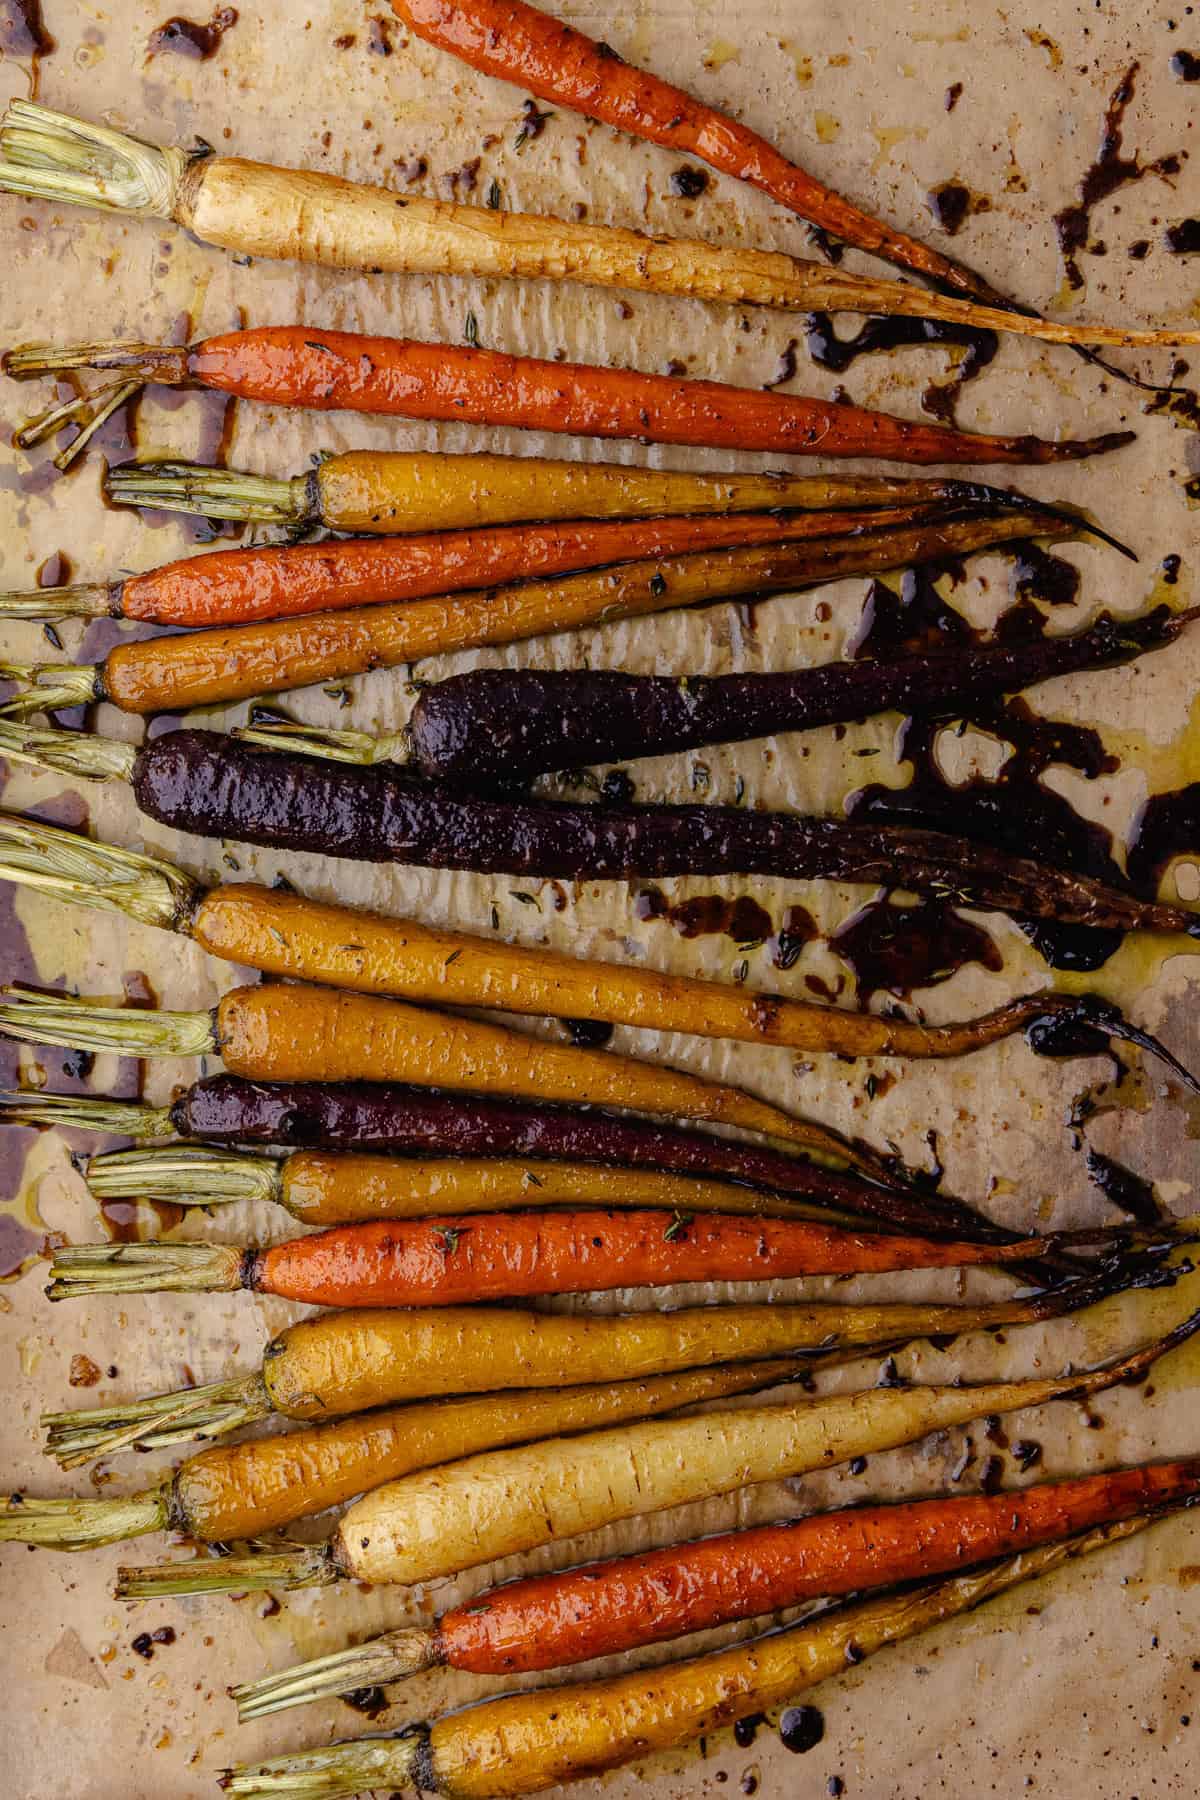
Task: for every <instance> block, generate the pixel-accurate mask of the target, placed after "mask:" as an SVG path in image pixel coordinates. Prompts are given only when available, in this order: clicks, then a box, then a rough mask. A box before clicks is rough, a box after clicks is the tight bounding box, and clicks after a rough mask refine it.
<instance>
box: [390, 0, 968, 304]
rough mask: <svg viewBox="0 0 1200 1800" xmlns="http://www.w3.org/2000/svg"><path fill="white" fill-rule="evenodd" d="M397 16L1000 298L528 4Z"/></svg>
mask: <svg viewBox="0 0 1200 1800" xmlns="http://www.w3.org/2000/svg"><path fill="white" fill-rule="evenodd" d="M392 10H393V11H394V12H396V13H398V14H399V15H400V17H401V18H402V19H403V20H404V22H405V24H407V25H410V26H411V27H412V29H413V30H414V31H415V32H416V33H417V35H418V37H423V38H425V39H426V40H427V41H428V42H429V43H431V44H436V45H438V47H439V48H440V49H442V50H448V51H450V52H451V54H452V55H454V56H458V57H460V58H461V59H462V61H463V62H466V63H469V64H470V65H471V67H472V68H473V69H479V70H481V71H482V72H483V73H484V74H485V75H494V76H496V77H498V78H499V79H500V80H501V81H510V82H513V83H515V84H516V86H518V87H520V88H523V89H525V90H526V91H527V92H528V93H531V94H537V95H538V97H539V98H540V99H543V100H554V101H556V102H557V103H558V104H559V105H560V106H569V107H570V108H571V109H572V111H574V112H579V113H583V114H584V116H585V117H587V118H589V119H599V120H600V121H601V122H602V123H604V124H605V125H612V126H615V128H616V129H617V130H618V131H627V132H630V133H631V134H632V135H633V136H635V137H641V138H646V139H648V140H649V141H650V142H651V143H652V144H663V145H665V146H666V147H667V148H668V149H671V150H677V151H686V152H688V153H690V154H691V155H693V156H698V157H700V159H701V160H702V161H703V162H706V163H708V164H709V165H710V167H712V168H714V169H719V170H720V171H721V172H722V173H723V174H726V175H733V176H736V177H737V178H738V179H739V180H741V181H748V182H750V183H752V185H753V186H754V187H757V188H761V189H762V190H763V192H764V193H767V194H769V195H770V196H771V198H772V199H773V200H777V201H778V202H779V204H780V205H781V206H786V207H788V208H789V209H790V210H791V211H792V212H796V213H799V215H800V217H801V218H802V219H808V220H810V221H811V223H812V224H814V225H819V226H820V227H821V229H822V230H824V231H828V232H829V233H830V235H831V236H832V237H835V238H840V239H841V241H842V242H843V243H845V244H854V245H855V246H857V248H858V249H860V250H870V251H873V252H874V253H875V254H876V255H878V256H882V257H885V258H886V259H887V260H888V261H889V262H893V263H898V264H899V265H900V266H901V267H902V268H906V269H914V270H916V271H917V272H918V273H920V274H922V275H927V276H930V277H932V278H933V279H935V280H937V281H941V282H945V283H946V284H947V285H948V286H950V287H952V288H954V289H955V290H956V291H957V292H959V293H962V294H973V295H977V296H980V297H982V298H985V299H987V298H995V295H994V291H993V290H992V289H991V288H989V287H988V285H987V283H986V282H985V281H983V280H982V279H981V278H980V277H979V276H978V275H975V274H974V273H973V272H972V271H971V270H970V269H966V268H964V267H963V266H962V265H961V264H960V263H957V262H955V261H954V260H953V259H952V258H951V257H948V256H943V255H941V254H940V252H938V251H936V250H933V249H931V248H930V247H929V246H928V245H927V244H922V243H919V242H918V241H917V240H916V239H915V238H910V237H908V236H906V235H905V234H904V233H903V232H901V231H896V230H894V229H893V228H892V227H891V226H889V225H886V224H884V223H883V222H882V220H879V219H873V218H872V217H871V215H870V214H869V213H865V212H863V211H862V210H861V209H860V208H859V207H857V206H855V205H853V204H852V202H851V201H849V200H845V199H843V198H842V196H841V195H840V194H837V193H834V192H833V190H832V189H830V188H827V187H825V186H824V185H823V184H822V183H821V182H819V181H817V180H816V179H815V178H814V177H813V176H811V175H809V174H806V172H805V171H804V170H803V169H800V168H797V166H796V164H795V163H792V162H789V161H788V160H787V158H786V157H785V156H783V155H781V154H780V152H779V151H778V150H776V149H775V147H774V145H772V144H770V143H768V142H767V140H766V139H765V138H762V137H760V136H759V135H758V133H757V132H755V131H751V130H750V128H749V127H748V126H746V125H741V124H739V123H738V121H737V120H736V119H731V118H730V117H729V115H728V114H727V113H723V112H719V111H718V110H717V109H716V108H715V107H712V106H708V105H706V104H705V103H704V102H703V101H701V100H696V99H694V98H693V96H692V95H691V94H688V93H685V92H684V90H683V89H682V88H677V87H673V86H672V85H671V84H670V83H669V82H666V81H663V80H661V79H660V78H659V77H658V76H657V75H651V74H649V73H647V72H646V71H645V70H643V69H639V68H636V67H634V66H633V65H632V64H630V63H627V62H624V61H622V59H621V57H620V56H619V55H618V54H617V52H616V51H615V50H612V49H610V48H609V46H608V45H607V44H598V43H596V42H595V41H594V39H592V38H589V37H585V36H584V34H583V32H581V31H576V30H574V29H573V28H572V27H571V26H569V25H563V24H561V23H560V22H559V21H558V20H557V19H552V18H550V17H548V16H547V14H545V13H543V12H540V11H539V10H538V9H537V8H536V7H533V6H528V5H525V4H523V0H392Z"/></svg>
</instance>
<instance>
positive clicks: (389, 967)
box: [189, 883, 1047, 1216]
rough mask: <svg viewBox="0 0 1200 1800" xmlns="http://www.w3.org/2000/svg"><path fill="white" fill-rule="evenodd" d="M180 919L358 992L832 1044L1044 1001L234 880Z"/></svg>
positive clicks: (1019, 1016)
mask: <svg viewBox="0 0 1200 1800" xmlns="http://www.w3.org/2000/svg"><path fill="white" fill-rule="evenodd" d="M189 930H190V934H191V936H192V937H194V938H195V939H196V941H197V943H199V944H202V945H203V947H204V948H205V949H206V950H208V951H210V952H211V953H212V954H213V955H214V956H220V957H224V958H225V959H226V961H229V962H239V963H248V964H249V965H250V967H251V968H255V969H262V970H264V971H266V972H267V973H268V974H272V975H284V976H288V977H290V978H292V979H293V980H301V981H319V982H329V983H332V984H333V985H335V986H337V987H340V988H346V989H351V990H354V991H356V992H358V993H368V994H388V995H392V996H394V997H397V998H400V999H405V1000H412V1001H418V1002H426V1003H429V1004H433V1005H437V1006H481V1007H487V1008H490V1009H494V1010H496V1011H500V1012H517V1013H529V1014H531V1015H534V1016H544V1017H550V1018H567V1019H600V1020H606V1021H610V1022H614V1023H618V1024H627V1025H636V1026H638V1027H639V1028H641V1029H642V1030H646V1031H687V1032H695V1033H697V1034H698V1035H700V1036H702V1037H720V1038H732V1039H739V1040H741V1041H742V1042H743V1043H751V1044H785V1045H787V1046H788V1047H789V1048H790V1049H793V1050H810V1051H833V1052H836V1053H839V1054H842V1055H846V1056H888V1055H903V1056H958V1055H961V1054H963V1053H964V1052H966V1051H969V1050H972V1049H977V1048H979V1047H980V1046H982V1045H985V1044H987V1043H990V1042H992V1041H994V1040H995V1039H997V1038H1001V1037H1007V1036H1009V1035H1010V1034H1011V1033H1012V1032H1014V1031H1017V1030H1020V1029H1021V1028H1022V1027H1023V1026H1024V1025H1027V1024H1028V1023H1029V1022H1030V1021H1031V1020H1032V1019H1035V1018H1038V1017H1041V1016H1042V1015H1043V1014H1044V1012H1045V1010H1046V1005H1047V1002H1046V998H1045V996H1044V995H1042V996H1039V995H1036V994H1033V995H1030V996H1028V997H1027V998H1025V999H1023V1000H1017V1001H1012V1002H1010V1003H1009V1005H1007V1006H1005V1007H1000V1008H998V1009H997V1010H996V1011H994V1012H992V1013H985V1014H983V1015H981V1016H980V1017H979V1018H976V1019H972V1020H969V1021H966V1022H965V1023H962V1024H952V1025H941V1026H927V1025H917V1024H913V1023H911V1022H910V1021H908V1020H906V1019H889V1018H884V1017H882V1016H881V1015H879V1014H877V1013H866V1012H850V1011H848V1010H847V1009H846V1008H844V1007H833V1006H818V1005H815V1004H812V1003H810V1002H807V1001H796V1000H785V999H782V998H780V996H778V995H775V994H756V993H754V992H753V991H751V992H749V993H747V992H746V991H745V990H744V989H742V988H739V987H731V986H730V985H729V984H728V983H725V982H719V981H701V980H697V979H693V978H690V977H687V976H676V975H664V974H658V973H657V972H655V971H654V970H652V969H645V968H641V967H638V968H637V969H630V968H626V967H622V965H621V964H619V963H614V964H608V963H597V962H590V961H588V962H585V961H581V960H580V959H579V958H577V957H571V956H564V955H560V954H556V953H555V952H553V951H549V950H544V949H540V948H539V949H537V950H529V949H526V948H524V947H523V946H521V945H519V944H505V943H503V942H501V941H500V940H499V939H481V938H475V937H471V936H469V935H468V934H467V933H465V932H456V931H439V930H436V929H434V928H433V927H431V926H427V925H423V924H421V923H420V922H419V921H416V920H411V919H405V920H397V919H386V918H381V917H380V916H379V915H378V914H372V913H360V912H349V911H347V910H346V909H345V908H344V907H339V906H328V905H324V904H322V903H321V902H319V901H314V900H307V899H305V898H304V897H303V896H302V895H299V894H289V893H287V892H286V891H284V890H279V889H274V888H260V887H251V886H248V885H243V884H240V883H231V884H230V885H229V886H227V887H220V888H216V889H213V890H212V891H210V892H209V893H208V894H206V895H205V897H204V899H203V900H202V901H201V903H200V906H199V907H198V909H197V910H196V913H195V914H194V916H193V918H192V921H191V923H190V926H189ZM406 1079H407V1077H406ZM359 1216H362V1215H359Z"/></svg>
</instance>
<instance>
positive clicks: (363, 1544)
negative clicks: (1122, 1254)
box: [0, 1313, 1200, 1599]
mask: <svg viewBox="0 0 1200 1800" xmlns="http://www.w3.org/2000/svg"><path fill="white" fill-rule="evenodd" d="M1198 1328H1200V1313H1197V1314H1194V1315H1193V1316H1192V1317H1191V1318H1189V1319H1187V1320H1185V1321H1184V1322H1183V1323H1182V1324H1181V1325H1179V1326H1177V1327H1176V1328H1175V1330H1174V1331H1172V1332H1171V1333H1170V1334H1169V1335H1168V1336H1167V1337H1164V1338H1162V1339H1160V1340H1159V1341H1158V1342H1156V1343H1153V1344H1149V1345H1147V1346H1145V1347H1144V1348H1143V1349H1141V1350H1137V1351H1135V1352H1134V1353H1133V1354H1132V1355H1131V1356H1124V1357H1121V1358H1119V1359H1118V1360H1116V1361H1114V1362H1110V1363H1107V1364H1105V1365H1104V1366H1103V1367H1102V1368H1099V1369H1095V1370H1093V1371H1091V1372H1090V1373H1087V1374H1072V1375H1067V1376H1061V1377H1045V1378H1041V1379H1037V1380H1031V1381H1010V1382H988V1383H985V1384H983V1385H981V1386H975V1387H962V1386H959V1387H913V1388H869V1389H866V1390H863V1391H861V1392H858V1393H854V1394H840V1395H835V1396H832V1397H829V1398H825V1399H820V1400H803V1401H800V1402H795V1401H789V1402H787V1403H786V1404H783V1405H779V1404H776V1405H772V1406H754V1407H748V1408H738V1409H737V1410H730V1409H726V1410H719V1411H716V1412H708V1413H704V1414H701V1415H698V1416H693V1417H690V1418H686V1419H677V1420H660V1421H656V1422H649V1423H640V1424H635V1425H624V1426H621V1427H619V1428H618V1429H614V1430H611V1431H593V1432H589V1433H586V1434H585V1435H583V1436H580V1437H574V1438H552V1439H547V1440H545V1441H543V1442H541V1443H536V1444H530V1445H528V1446H526V1447H524V1448H521V1449H516V1450H503V1451H493V1452H491V1453H484V1454H482V1455H478V1456H469V1457H465V1458H464V1459H463V1460H462V1461H461V1462H457V1463H451V1464H447V1465H445V1466H444V1467H442V1468H439V1469H434V1470H432V1471H430V1472H428V1473H421V1474H415V1475H409V1476H406V1477H404V1478H403V1479H401V1480H399V1481H393V1482H389V1483H387V1484H386V1485H384V1486H380V1487H376V1488H375V1489H374V1490H373V1491H372V1492H371V1493H369V1494H367V1495H365V1496H364V1497H363V1498H362V1499H361V1500H358V1501H356V1502H355V1504H354V1505H353V1506H352V1507H350V1509H349V1510H348V1511H347V1512H346V1513H344V1514H343V1515H342V1518H341V1520H340V1522H339V1524H338V1527H337V1529H336V1531H335V1532H334V1534H333V1537H332V1538H331V1539H330V1540H329V1541H328V1542H327V1543H325V1544H320V1545H316V1546H312V1545H303V1546H298V1547H297V1548H296V1549H294V1550H290V1551H284V1552H282V1553H281V1554H279V1555H273V1554H272V1555H266V1556H262V1557H256V1556H251V1557H241V1556H236V1557H230V1558H228V1559H217V1560H216V1561H213V1560H210V1559H207V1558H206V1559H204V1560H202V1561H194V1562H190V1563H187V1562H185V1563H171V1564H166V1565H164V1566H163V1567H162V1568H158V1569H129V1570H126V1569H123V1570H121V1571H120V1574H119V1576H118V1581H117V1590H116V1591H117V1594H118V1596H119V1597H121V1598H124V1599H129V1598H134V1597H139V1598H145V1597H148V1596H150V1595H154V1594H172V1593H174V1594H183V1593H215V1592H221V1591H224V1590H226V1589H234V1590H240V1589H242V1588H247V1589H250V1588H262V1587H319V1586H324V1585H326V1584H328V1583H330V1582H334V1581H338V1580H342V1579H345V1578H348V1577H349V1578H353V1579H355V1580H359V1581H370V1582H379V1583H388V1582H398V1583H409V1584H411V1583H414V1582H418V1581H433V1580H437V1579H438V1578H439V1577H441V1576H443V1575H451V1574H458V1573H460V1572H461V1571H462V1570H464V1569H470V1568H475V1567H477V1566H478V1565H479V1564H480V1563H485V1562H491V1561H492V1560H493V1559H494V1558H499V1557H502V1556H509V1555H512V1554H514V1553H516V1552H518V1551H524V1550H532V1549H534V1548H536V1547H537V1546H538V1545H540V1544H547V1543H554V1542H558V1541H560V1540H561V1539H564V1538H570V1537H576V1536H578V1535H579V1534H580V1533H582V1532H585V1531H595V1530H599V1529H601V1528H602V1527H604V1526H607V1525H613V1524H617V1523H618V1522H619V1521H620V1520H622V1519H629V1518H634V1517H637V1516H638V1515H640V1514H643V1513H653V1512H660V1511H662V1510H664V1509H665V1508H667V1507H671V1506H682V1505H684V1504H687V1503H689V1502H692V1501H697V1500H704V1499H708V1498H711V1497H713V1496H715V1495H718V1494H728V1493H732V1492H734V1491H736V1490H737V1489H739V1488H742V1487H747V1486H751V1485H753V1484H754V1483H756V1482H762V1481H779V1480H782V1479H783V1478H784V1477H786V1476H791V1475H801V1474H805V1473H807V1472H808V1471H810V1470H812V1469H825V1468H832V1467H833V1466H834V1465H835V1464H837V1463H840V1462H845V1461H847V1460H849V1459H850V1458H852V1457H855V1456H870V1455H873V1454H876V1453H878V1452H880V1451H883V1450H889V1449H895V1448H897V1447H898V1446H900V1445H901V1444H908V1443H913V1442H914V1441H915V1440H916V1439H918V1438H921V1437H924V1436H925V1435H926V1434H927V1433H928V1432H931V1431H945V1430H950V1429H953V1428H954V1427H956V1426H960V1425H964V1424H967V1423H969V1422H970V1421H971V1420H972V1419H978V1418H984V1417H987V1416H988V1415H990V1414H992V1413H1000V1414H1003V1413H1006V1412H1013V1411H1015V1410H1016V1409H1018V1408H1020V1407H1024V1406H1044V1405H1046V1404H1047V1403H1048V1402H1049V1401H1051V1400H1064V1399H1068V1398H1082V1397H1086V1396H1089V1395H1092V1394H1096V1393H1101V1392H1103V1391H1104V1390H1105V1389H1106V1388H1109V1387H1112V1386H1114V1385H1115V1384H1116V1383H1117V1382H1119V1381H1123V1380H1128V1379H1130V1378H1133V1377H1136V1376H1137V1375H1139V1374H1141V1373H1142V1372H1143V1371H1144V1370H1145V1369H1147V1368H1149V1367H1150V1366H1151V1365H1152V1364H1153V1363H1154V1361H1155V1360H1156V1359H1157V1358H1158V1357H1159V1356H1161V1355H1162V1354H1163V1353H1164V1352H1165V1351H1167V1350H1170V1349H1172V1348H1174V1347H1175V1346H1176V1345H1177V1344H1180V1343H1182V1342H1183V1341H1184V1340H1185V1339H1186V1338H1188V1337H1190V1336H1191V1334H1192V1333H1193V1332H1194V1331H1196V1330H1197V1329H1198ZM676 1379H678V1378H676ZM333 1429H337V1428H336V1427H334V1428H333ZM279 1441H280V1442H282V1443H286V1442H287V1440H286V1438H284V1439H280V1440H279ZM205 1454H206V1455H209V1456H212V1455H215V1454H217V1452H215V1451H207V1452H205ZM66 1504H68V1505H69V1504H70V1503H69V1502H67V1503H66ZM98 1504H100V1505H103V1502H99V1503H98ZM115 1504H118V1505H119V1504H120V1502H116V1503H115ZM35 1524H36V1521H35ZM0 1531H4V1532H5V1534H6V1535H7V1521H6V1520H5V1519H4V1518H3V1516H2V1515H0ZM13 1535H16V1536H21V1537H25V1538H26V1539H27V1538H28V1537H29V1535H30V1533H29V1532H24V1533H22V1532H20V1531H19V1530H15V1529H14V1532H13Z"/></svg>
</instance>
